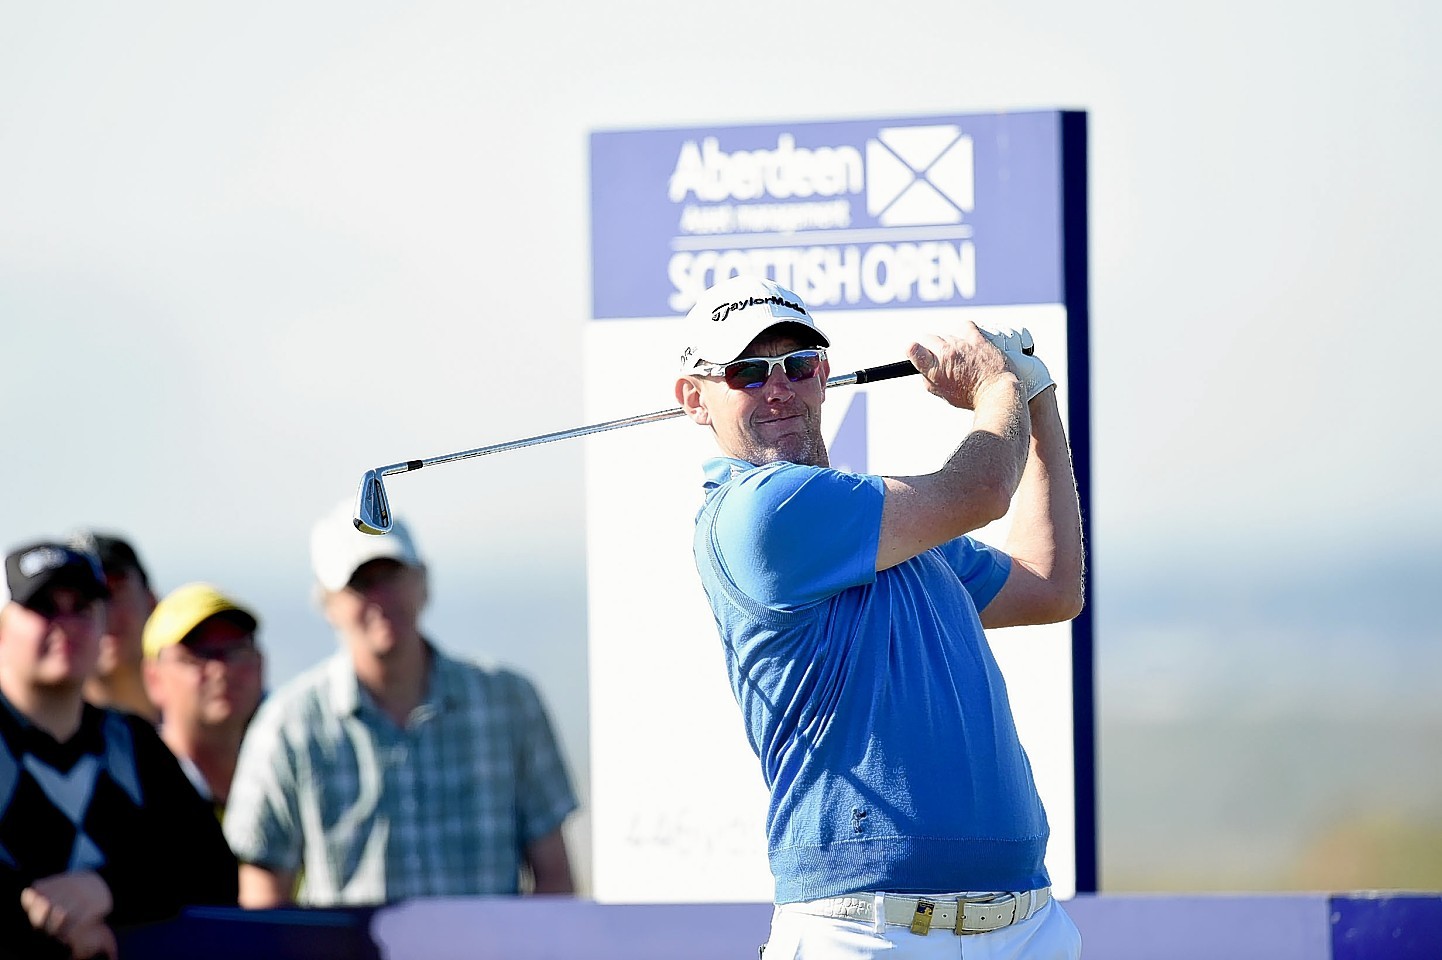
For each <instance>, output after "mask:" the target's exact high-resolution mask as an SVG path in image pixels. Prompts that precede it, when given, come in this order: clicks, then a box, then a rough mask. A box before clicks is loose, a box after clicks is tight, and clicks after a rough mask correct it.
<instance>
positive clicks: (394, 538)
mask: <svg viewBox="0 0 1442 960" xmlns="http://www.w3.org/2000/svg"><path fill="white" fill-rule="evenodd" d="M354 507H355V502H354V501H353V500H350V499H347V500H345V501H343V502H341V503H339V504H337V505H336V508H335V509H334V510H332V511H331V512H330V513H328V514H326V515H325V516H324V517H321V518H320V519H319V520H317V521H316V524H315V526H314V527H313V528H312V529H311V532H310V563H311V569H312V570H314V571H315V578H316V580H317V582H319V583H320V586H321V588H322V589H324V590H326V591H328V592H330V593H335V592H337V591H339V590H343V589H345V586H346V584H348V583H350V578H351V576H352V575H353V574H354V573H355V572H356V570H358V569H360V566H361V564H363V563H368V562H370V561H371V560H379V559H382V558H384V559H388V560H396V561H399V562H400V563H403V564H405V565H406V566H408V567H422V566H425V564H424V563H422V562H421V558H420V554H418V553H416V545H415V542H414V541H413V540H411V532H410V530H408V529H407V528H406V525H405V524H404V523H403V522H401V521H400V520H396V521H395V525H394V526H393V527H391V531H390V533H387V534H386V535H385V536H382V537H376V536H371V535H370V534H366V533H361V532H360V531H359V530H357V529H356V528H355V522H354V518H353V517H352V515H351V514H352V510H353V509H354Z"/></svg>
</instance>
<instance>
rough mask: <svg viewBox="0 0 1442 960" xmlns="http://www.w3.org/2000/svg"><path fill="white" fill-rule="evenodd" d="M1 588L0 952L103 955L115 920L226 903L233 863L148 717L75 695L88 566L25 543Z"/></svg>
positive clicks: (91, 618)
mask: <svg viewBox="0 0 1442 960" xmlns="http://www.w3.org/2000/svg"><path fill="white" fill-rule="evenodd" d="M0 587H3V589H0V954H3V955H5V956H23V957H50V956H61V957H72V956H73V957H95V956H109V957H114V956H115V953H116V942H115V937H114V934H113V933H112V928H114V927H122V926H127V925H130V924H135V923H140V922H146V921H154V920H160V919H164V918H167V917H169V916H172V915H174V914H176V913H178V912H179V911H180V909H181V908H182V907H183V906H186V905H189V904H230V905H232V906H233V905H234V904H235V902H236V863H235V858H234V857H233V856H231V853H230V850H228V849H227V848H226V844H225V839H224V838H223V837H222V836H221V833H220V825H219V824H218V823H216V821H215V817H214V816H212V814H211V812H210V810H209V809H208V808H207V807H206V805H205V804H204V803H202V802H201V800H200V798H199V797H198V796H197V795H196V793H195V791H194V790H193V789H192V788H191V786H190V784H189V783H187V782H186V779H185V776H184V774H182V773H181V771H180V767H179V766H178V765H177V764H176V761H175V758H174V757H173V756H171V755H170V751H168V750H166V749H165V745H164V744H163V743H161V741H160V738H159V737H158V736H157V735H156V733H155V730H154V728H152V727H151V726H150V723H149V721H147V720H145V719H143V718H141V717H138V716H136V715H135V714H132V713H128V712H123V711H120V710H112V709H103V708H99V707H95V706H93V705H91V704H89V703H86V702H85V700H84V697H83V688H84V684H85V679H86V677H87V676H88V675H89V674H90V672H91V670H92V669H94V666H95V659H96V656H97V655H98V653H99V650H100V635H101V633H102V631H103V630H104V629H105V603H104V601H105V600H106V598H107V597H108V596H109V588H108V587H107V586H106V582H105V576H104V574H103V573H102V571H101V567H100V562H99V560H98V559H97V558H96V557H95V556H94V555H92V554H89V553H85V552H83V551H80V550H77V549H76V548H74V547H73V546H70V545H69V544H62V543H56V542H53V541H42V542H38V543H32V544H29V545H28V546H23V547H20V548H18V549H16V550H14V551H12V552H11V553H10V554H9V555H8V556H6V558H5V575H4V581H3V583H0Z"/></svg>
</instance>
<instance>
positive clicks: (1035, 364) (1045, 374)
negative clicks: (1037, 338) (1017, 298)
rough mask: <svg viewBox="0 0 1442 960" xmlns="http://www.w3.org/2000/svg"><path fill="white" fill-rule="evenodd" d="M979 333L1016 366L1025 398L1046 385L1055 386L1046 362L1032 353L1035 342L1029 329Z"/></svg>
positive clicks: (985, 330) (1030, 397)
mask: <svg viewBox="0 0 1442 960" xmlns="http://www.w3.org/2000/svg"><path fill="white" fill-rule="evenodd" d="M981 335H982V336H983V337H986V339H987V340H989V341H991V344H992V346H994V347H996V348H997V349H998V350H1000V351H1001V352H1002V353H1004V354H1006V358H1007V359H1008V360H1010V361H1011V363H1012V366H1014V367H1015V368H1016V375H1017V376H1018V377H1020V378H1021V386H1022V390H1023V391H1024V392H1025V393H1026V398H1027V399H1028V400H1031V399H1032V398H1033V397H1035V396H1036V395H1037V394H1039V393H1041V392H1042V391H1043V390H1045V389H1046V388H1047V387H1054V386H1056V381H1055V380H1053V379H1052V378H1051V372H1050V371H1049V370H1047V368H1046V364H1044V363H1042V362H1041V358H1040V357H1038V356H1036V355H1035V354H1034V353H1033V350H1034V349H1035V343H1034V342H1033V341H1032V338H1031V331H1030V330H1028V329H1027V328H1026V327H1022V328H1021V329H1020V330H1011V329H1008V328H1004V327H1003V328H998V329H996V330H988V329H984V328H983V329H982V331H981Z"/></svg>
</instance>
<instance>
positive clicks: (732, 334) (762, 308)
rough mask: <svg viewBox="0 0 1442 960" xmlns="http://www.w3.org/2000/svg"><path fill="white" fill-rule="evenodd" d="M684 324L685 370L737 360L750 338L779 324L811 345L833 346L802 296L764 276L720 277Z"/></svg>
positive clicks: (683, 368)
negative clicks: (722, 278)
mask: <svg viewBox="0 0 1442 960" xmlns="http://www.w3.org/2000/svg"><path fill="white" fill-rule="evenodd" d="M683 323H684V324H685V347H684V349H683V350H682V351H681V372H682V373H686V372H688V371H690V370H693V369H695V368H696V367H697V366H698V365H700V364H704V363H728V362H730V361H732V360H735V359H736V358H737V357H738V356H739V354H740V353H741V351H742V350H744V349H746V345H747V344H748V343H750V342H751V341H752V340H755V339H756V338H757V337H758V336H760V335H761V334H762V333H764V332H765V331H767V330H769V329H770V328H772V327H775V326H778V325H786V326H789V327H792V328H793V330H792V333H793V335H794V336H797V337H799V338H801V339H802V340H804V341H807V342H809V343H810V344H811V345H814V346H819V347H829V346H831V342H830V341H829V340H828V339H827V338H826V335H825V334H824V333H822V332H821V331H820V329H818V328H817V326H816V323H815V322H814V321H813V320H812V319H811V314H810V313H808V312H807V310H806V304H804V303H802V302H801V298H800V297H798V296H797V295H796V294H794V293H792V292H791V291H790V290H787V289H786V288H785V287H783V286H781V285H780V284H778V283H777V282H776V281H775V280H768V279H765V278H764V277H732V278H730V279H729V280H722V281H721V282H720V283H718V284H716V285H715V286H713V287H711V288H710V289H709V290H707V291H706V292H704V293H703V294H701V296H700V297H699V298H698V299H697V301H696V305H695V306H694V307H692V308H691V312H690V313H688V314H687V315H686V319H685V320H684V321H683ZM797 328H805V329H797ZM778 332H779V331H778Z"/></svg>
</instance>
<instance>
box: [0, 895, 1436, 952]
mask: <svg viewBox="0 0 1442 960" xmlns="http://www.w3.org/2000/svg"><path fill="white" fill-rule="evenodd" d="M1064 906H1065V907H1066V910H1067V912H1068V913H1070V914H1071V916H1072V918H1073V919H1074V920H1075V921H1076V924H1077V926H1078V927H1079V928H1080V929H1081V933H1082V940H1083V944H1084V946H1083V949H1084V955H1085V957H1086V960H1251V958H1256V960H1439V958H1442V894H1437V893H1416V894H1410V893H1409V894H1390V893H1389V894H1354V895H1339V896H1330V895H1328V894H1323V893H1317V894H1275V895H1266V894H1253V895H1239V894H1225V895H1224V894H1217V895H1193V896H1175V895H1144V894H1101V895H1088V894H1084V895H1081V896H1078V897H1076V898H1074V899H1072V900H1069V901H1066V902H1065V904H1064ZM771 910H772V908H771V905H770V904H766V903H710V904H599V903H594V902H592V901H589V900H574V899H571V898H569V897H527V898H514V899H513V898H494V899H488V898H453V899H435V900H412V901H407V902H404V903H398V904H394V905H392V906H388V907H380V908H375V909H353V910H302V909H291V910H262V911H254V912H247V911H243V910H235V909H229V910H222V909H217V908H206V909H203V910H193V911H190V912H188V913H187V914H185V915H184V916H182V917H180V918H179V919H177V920H174V921H171V922H170V923H166V924H158V925H155V926H152V927H147V928H143V929H137V930H131V931H126V932H124V933H123V934H122V935H121V936H120V957H121V960H140V958H145V960H168V958H171V957H175V958H181V957H185V958H189V957H196V956H205V957H207V958H215V960H229V958H232V957H233V958H237V960H254V958H258V957H266V958H279V960H289V958H292V957H293V958H297V960H300V958H307V960H310V958H317V957H347V958H356V960H379V958H381V957H384V958H386V960H422V958H423V960H448V958H452V957H454V958H462V957H464V958H479V960H486V958H491V957H495V958H501V957H504V958H506V960H550V958H557V960H559V958H566V960H674V958H676V957H686V958H687V960H752V958H754V957H755V956H756V948H757V947H758V946H759V945H760V944H761V943H762V942H764V941H765V939H766V934H767V931H768V929H769V927H770V922H771ZM0 946H3V945H0Z"/></svg>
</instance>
